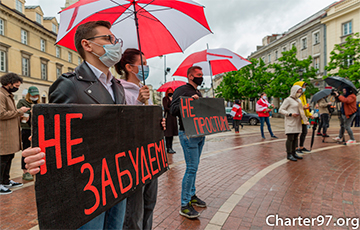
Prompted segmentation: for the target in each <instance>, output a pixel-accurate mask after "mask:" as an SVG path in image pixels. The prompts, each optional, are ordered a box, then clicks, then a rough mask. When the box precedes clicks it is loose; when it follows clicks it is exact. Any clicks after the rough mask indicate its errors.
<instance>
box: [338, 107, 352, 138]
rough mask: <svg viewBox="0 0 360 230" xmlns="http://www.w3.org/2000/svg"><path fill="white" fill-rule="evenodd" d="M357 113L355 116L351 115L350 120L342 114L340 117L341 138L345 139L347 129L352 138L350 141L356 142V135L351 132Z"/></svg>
mask: <svg viewBox="0 0 360 230" xmlns="http://www.w3.org/2000/svg"><path fill="white" fill-rule="evenodd" d="M355 115H356V114H355V113H354V114H353V115H351V116H350V117H349V118H346V116H345V115H344V114H341V117H340V132H339V137H340V138H343V137H344V133H345V129H346V131H347V132H348V134H349V136H350V140H355V138H354V133H353V131H352V130H351V127H350V125H351V122H352V121H353V120H354V118H355Z"/></svg>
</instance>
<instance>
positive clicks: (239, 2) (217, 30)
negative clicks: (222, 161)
mask: <svg viewBox="0 0 360 230" xmlns="http://www.w3.org/2000/svg"><path fill="white" fill-rule="evenodd" d="M195 1H196V2H198V3H199V4H202V5H203V6H205V15H206V18H207V21H208V23H209V26H210V28H211V30H212V32H213V34H209V35H206V36H205V37H202V38H200V39H199V40H198V41H196V42H195V43H193V44H192V45H191V46H190V47H188V48H187V49H186V50H185V51H184V53H175V54H168V55H166V67H169V68H171V71H170V73H169V74H168V75H167V78H166V81H171V80H182V81H187V79H186V78H184V77H172V74H173V73H174V72H175V71H176V68H177V67H178V66H179V65H180V64H181V62H182V61H183V60H184V59H185V58H186V57H187V56H188V55H190V54H192V53H194V52H198V51H202V50H205V49H206V48H207V45H208V46H209V48H210V49H214V48H227V49H229V50H231V51H233V52H235V53H237V54H239V55H241V56H242V57H244V58H247V57H248V56H249V55H250V54H251V53H252V52H254V51H256V46H257V45H261V44H262V38H263V37H265V36H266V35H271V34H277V33H279V34H280V33H283V32H286V31H287V30H288V29H289V28H291V27H292V26H294V25H296V24H298V23H299V22H301V21H302V20H304V19H306V18H308V17H310V16H311V15H313V14H315V13H316V12H318V11H320V10H322V9H323V8H325V7H326V6H328V5H330V4H332V3H334V2H336V0H316V1H314V0H195ZM65 2H66V0H26V3H25V5H40V6H41V9H42V10H43V12H44V16H45V17H51V16H55V17H56V18H57V20H58V21H59V22H60V23H61V21H60V17H59V15H58V12H59V11H60V10H61V9H60V7H63V6H64V5H65ZM147 61H148V65H149V66H150V75H149V78H148V80H147V81H146V84H151V85H153V87H154V88H155V89H157V88H159V87H160V86H161V84H163V83H164V81H165V79H164V69H165V66H164V58H161V59H160V58H159V57H154V58H151V59H148V60H147ZM204 81H205V87H210V82H211V78H210V76H204Z"/></svg>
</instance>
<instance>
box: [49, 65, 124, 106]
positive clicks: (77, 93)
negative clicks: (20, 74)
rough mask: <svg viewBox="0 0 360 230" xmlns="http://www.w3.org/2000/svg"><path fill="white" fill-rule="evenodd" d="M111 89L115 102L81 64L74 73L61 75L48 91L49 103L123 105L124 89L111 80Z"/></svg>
mask: <svg viewBox="0 0 360 230" xmlns="http://www.w3.org/2000/svg"><path fill="white" fill-rule="evenodd" d="M112 83H113V84H112V86H111V87H112V89H113V91H114V98H115V102H114V101H113V99H112V97H111V95H110V94H109V92H108V91H107V89H106V88H105V87H104V86H103V85H102V83H101V82H100V81H99V80H98V79H97V78H96V76H95V75H94V73H93V72H92V71H91V69H90V68H89V66H88V65H87V64H86V63H85V62H83V63H82V64H80V65H79V66H78V67H76V69H75V72H73V73H66V74H63V75H61V76H60V77H59V78H58V79H57V80H56V81H55V82H54V83H53V84H52V85H51V86H50V89H49V102H50V103H66V104H68V103H73V104H125V92H124V88H123V87H122V85H121V84H120V81H119V80H117V79H115V78H113V80H112Z"/></svg>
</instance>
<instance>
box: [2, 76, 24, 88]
mask: <svg viewBox="0 0 360 230" xmlns="http://www.w3.org/2000/svg"><path fill="white" fill-rule="evenodd" d="M0 82H1V85H3V86H5V85H8V84H15V83H17V82H21V83H23V79H22V78H21V77H20V76H19V75H17V74H16V73H8V74H5V75H4V76H2V77H1V78H0Z"/></svg>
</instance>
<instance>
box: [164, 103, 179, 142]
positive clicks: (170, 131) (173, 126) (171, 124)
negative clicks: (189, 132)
mask: <svg viewBox="0 0 360 230" xmlns="http://www.w3.org/2000/svg"><path fill="white" fill-rule="evenodd" d="M170 104H171V101H170V98H169V97H164V98H163V106H164V117H165V119H166V130H165V131H164V136H165V137H172V136H177V135H178V124H177V119H176V117H174V116H173V115H171V114H170Z"/></svg>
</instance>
